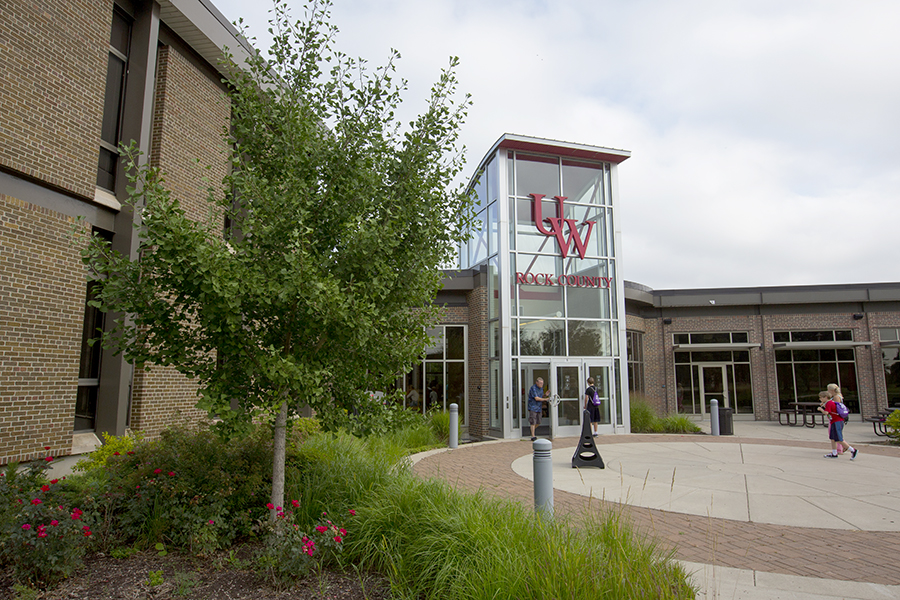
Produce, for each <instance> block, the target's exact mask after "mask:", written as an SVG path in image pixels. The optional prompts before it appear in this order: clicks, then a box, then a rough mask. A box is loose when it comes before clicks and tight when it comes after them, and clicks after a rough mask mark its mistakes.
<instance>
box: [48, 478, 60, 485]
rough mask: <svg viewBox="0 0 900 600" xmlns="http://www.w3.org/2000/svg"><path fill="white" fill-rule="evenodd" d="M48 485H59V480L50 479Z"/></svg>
mask: <svg viewBox="0 0 900 600" xmlns="http://www.w3.org/2000/svg"><path fill="white" fill-rule="evenodd" d="M50 483H51V485H52V484H57V483H59V479H51V480H50Z"/></svg>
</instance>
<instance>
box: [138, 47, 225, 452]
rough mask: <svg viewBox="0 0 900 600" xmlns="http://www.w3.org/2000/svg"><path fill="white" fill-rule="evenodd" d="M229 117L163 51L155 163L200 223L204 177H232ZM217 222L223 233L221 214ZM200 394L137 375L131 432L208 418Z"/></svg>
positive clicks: (212, 89) (197, 77)
mask: <svg viewBox="0 0 900 600" xmlns="http://www.w3.org/2000/svg"><path fill="white" fill-rule="evenodd" d="M229 119H230V108H229V106H228V103H227V101H226V100H225V99H224V98H223V95H222V92H221V90H220V89H219V87H218V86H217V85H216V84H215V83H214V82H213V81H210V79H209V78H208V77H207V76H206V75H205V74H203V73H202V72H200V70H199V69H197V67H195V66H194V65H193V64H192V63H190V62H189V61H188V60H187V59H185V57H183V56H182V55H181V54H179V52H178V51H177V50H176V49H174V48H172V47H170V46H165V47H162V48H160V53H159V57H158V64H157V87H156V103H155V112H154V117H153V145H152V148H153V150H152V151H151V153H150V162H151V164H152V165H153V166H156V167H159V168H160V169H161V170H162V171H163V174H164V177H165V180H166V187H167V188H168V189H169V190H170V191H171V192H172V194H173V197H175V198H177V199H178V200H179V202H180V203H181V206H182V208H184V209H185V211H186V213H187V215H188V216H189V217H191V218H193V219H195V220H201V221H206V220H207V219H208V218H209V216H210V205H209V204H208V202H207V191H206V188H207V185H208V184H206V183H204V182H203V181H202V178H204V177H207V178H209V182H210V183H211V184H213V185H216V184H218V183H220V182H221V181H222V178H223V177H224V176H225V175H226V173H227V168H228V164H227V155H226V150H227V147H226V146H225V143H224V141H223V139H222V132H223V130H224V127H225V126H226V125H227V124H228V122H229ZM196 159H199V163H197V162H196ZM206 165H213V168H212V169H206V168H205V166H206ZM215 224H216V226H217V227H218V230H219V231H221V227H222V224H223V221H222V217H221V215H219V216H217V217H216V219H215ZM196 391H197V386H196V384H195V383H193V382H192V381H190V380H188V379H187V378H185V377H184V376H183V375H181V374H180V373H178V372H177V371H176V370H175V369H174V368H171V367H156V366H154V367H151V369H150V370H149V371H137V372H136V373H135V376H134V388H133V392H132V404H131V427H132V429H136V430H140V431H143V432H144V433H145V434H146V435H149V436H154V435H157V434H158V433H159V432H160V431H161V430H162V429H164V428H165V427H167V426H168V425H171V424H173V423H182V422H195V421H197V420H198V419H202V418H204V417H205V416H206V414H205V413H204V412H202V411H200V410H197V409H196V408H194V406H195V404H196V403H197V399H198V398H197V395H196Z"/></svg>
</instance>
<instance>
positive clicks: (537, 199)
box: [528, 194, 597, 258]
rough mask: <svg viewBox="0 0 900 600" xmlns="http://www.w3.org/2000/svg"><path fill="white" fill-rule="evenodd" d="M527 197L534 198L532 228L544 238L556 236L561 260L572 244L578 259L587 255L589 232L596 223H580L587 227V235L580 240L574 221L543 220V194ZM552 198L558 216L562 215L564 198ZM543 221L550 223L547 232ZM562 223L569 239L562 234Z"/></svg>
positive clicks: (556, 218)
mask: <svg viewBox="0 0 900 600" xmlns="http://www.w3.org/2000/svg"><path fill="white" fill-rule="evenodd" d="M528 195H529V196H531V197H532V198H534V226H535V227H537V230H538V231H540V232H541V233H543V234H544V235H546V236H551V235H552V236H556V241H557V242H558V243H559V251H560V254H562V257H563V258H566V257H567V256H568V254H569V248H570V247H571V245H572V243H573V242H574V243H575V249H576V250H577V251H578V256H579V258H584V255H585V254H586V253H587V244H588V240H590V239H591V232H592V231H593V230H594V225H595V224H596V223H597V222H596V221H585V222H584V223H582V225H587V226H588V230H587V234H586V235H585V236H584V239H583V240H582V239H581V236H580V235H579V234H578V230H577V229H576V228H575V219H564V218H562V217H547V218H544V210H543V206H542V204H543V203H542V202H541V200H542V199H543V198H544V194H528ZM553 198H554V200H556V201H557V202H558V203H559V214H561V215H564V214H565V213H564V212H563V201H564V200H565V199H566V196H553ZM544 221H548V222H549V223H550V229H549V230H548V229H547V227H546V226H544ZM564 222H565V224H566V225H568V226H569V239H566V236H565V233H564V232H563V223H564Z"/></svg>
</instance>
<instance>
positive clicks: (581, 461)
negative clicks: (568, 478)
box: [572, 410, 606, 469]
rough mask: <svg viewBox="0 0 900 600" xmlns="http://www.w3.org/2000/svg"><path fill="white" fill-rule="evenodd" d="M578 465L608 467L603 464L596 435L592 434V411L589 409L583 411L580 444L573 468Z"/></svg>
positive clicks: (576, 450) (576, 451)
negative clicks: (596, 442) (595, 439)
mask: <svg viewBox="0 0 900 600" xmlns="http://www.w3.org/2000/svg"><path fill="white" fill-rule="evenodd" d="M578 467H597V468H598V469H605V468H606V465H604V464H603V457H601V456H600V453H599V452H597V444H595V443H594V436H593V435H592V434H591V413H590V412H588V411H587V410H585V411H584V412H582V416H581V438H580V439H579V440H578V446H577V447H576V448H575V454H574V455H573V456H572V468H573V469H577V468H578Z"/></svg>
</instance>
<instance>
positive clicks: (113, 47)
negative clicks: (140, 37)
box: [97, 9, 131, 191]
mask: <svg viewBox="0 0 900 600" xmlns="http://www.w3.org/2000/svg"><path fill="white" fill-rule="evenodd" d="M130 42H131V22H130V20H129V19H128V17H127V16H125V14H124V13H122V12H121V11H119V10H118V9H116V10H114V11H113V20H112V31H111V33H110V38H109V62H108V64H107V68H106V93H105V96H104V101H103V125H102V128H101V130H100V159H99V162H98V165H97V186H98V187H101V188H103V189H106V190H109V191H115V188H116V169H117V168H118V164H119V150H118V146H119V140H120V135H121V133H122V132H121V129H122V110H123V105H124V102H125V80H126V77H127V73H128V48H129V46H130Z"/></svg>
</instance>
